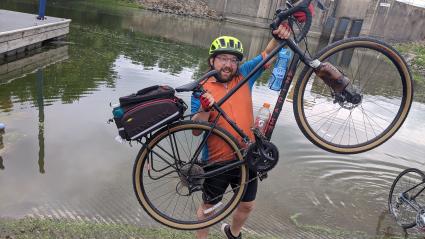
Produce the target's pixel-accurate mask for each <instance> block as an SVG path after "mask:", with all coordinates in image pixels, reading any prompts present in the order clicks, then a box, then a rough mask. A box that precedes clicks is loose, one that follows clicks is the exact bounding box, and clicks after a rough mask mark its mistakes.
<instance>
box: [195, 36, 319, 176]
mask: <svg viewBox="0 0 425 239" xmlns="http://www.w3.org/2000/svg"><path fill="white" fill-rule="evenodd" d="M285 46H288V47H289V48H290V49H292V50H293V51H294V56H293V58H292V60H291V64H290V66H289V70H288V71H287V73H286V74H285V76H284V78H283V82H284V85H283V87H282V89H281V90H280V93H279V97H278V99H277V102H276V104H275V108H274V110H273V113H272V116H271V118H270V120H269V124H268V126H267V130H266V133H265V135H264V136H265V138H266V140H270V139H271V136H272V133H273V131H274V128H275V126H276V122H277V119H278V118H279V115H280V113H281V111H282V107H283V104H284V102H285V99H286V96H287V94H288V90H289V87H290V85H291V83H292V81H293V78H294V75H295V71H296V69H297V66H298V63H299V62H300V61H302V62H304V63H305V64H307V65H309V66H311V67H317V66H319V65H320V61H319V60H312V59H311V58H310V57H309V56H307V55H305V54H304V53H303V51H302V50H301V49H300V48H299V47H298V45H297V44H296V43H295V42H294V41H293V40H292V39H287V40H281V41H280V42H279V45H278V46H277V47H276V48H275V49H273V50H272V52H271V53H270V54H269V55H268V56H267V57H266V58H265V59H263V60H262V61H261V62H260V63H259V64H258V65H257V66H256V67H255V68H254V69H253V70H252V71H251V72H250V73H249V74H248V75H247V76H246V78H244V79H243V80H242V81H240V82H239V83H238V84H237V85H236V86H235V87H234V88H233V89H231V90H230V91H229V92H228V93H227V94H226V95H225V96H224V97H223V98H222V99H220V100H219V101H218V102H217V103H214V104H213V106H212V108H214V110H216V111H217V112H218V114H217V117H216V118H215V119H214V120H213V123H212V125H213V128H215V126H216V125H217V121H218V119H219V118H220V117H223V118H224V119H225V120H226V121H227V122H228V123H229V124H230V125H231V126H232V128H233V129H234V130H235V131H236V132H237V133H238V134H239V135H240V136H241V137H242V139H243V141H244V143H246V144H250V143H253V142H251V140H250V139H249V137H248V136H247V135H246V134H245V133H244V132H243V130H242V129H240V128H239V127H238V126H237V125H236V123H235V122H234V121H233V120H232V119H230V117H229V116H228V115H227V114H226V112H224V111H223V109H221V108H220V106H221V105H222V104H223V103H224V102H226V100H227V99H229V98H230V97H231V96H232V95H233V94H234V93H235V92H236V91H237V90H239V89H240V87H242V85H244V84H246V83H247V82H248V81H249V79H250V78H251V77H252V76H253V75H255V74H256V73H257V72H258V71H259V70H260V69H261V68H262V67H264V65H265V64H266V63H267V62H268V61H269V60H270V59H272V58H273V57H274V56H275V55H276V54H277V53H278V52H279V51H280V49H281V48H283V47H285ZM210 133H211V132H210ZM210 133H209V134H210ZM209 134H208V135H207V136H206V137H205V138H204V139H203V141H202V142H201V144H200V146H199V147H198V149H197V150H196V152H195V154H194V155H193V158H192V159H191V162H195V159H196V158H198V156H199V154H200V153H201V150H202V148H203V147H204V146H205V144H206V141H207V138H208V136H209ZM245 163H246V160H245V159H243V160H240V161H235V162H232V163H229V164H228V165H225V166H223V167H221V168H218V169H215V170H212V171H210V172H207V173H203V174H201V175H191V177H192V178H195V179H196V178H207V177H214V176H216V175H218V174H219V173H222V172H223V171H226V170H230V169H232V168H235V167H238V166H240V165H243V164H245Z"/></svg>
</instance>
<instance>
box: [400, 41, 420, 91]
mask: <svg viewBox="0 0 425 239" xmlns="http://www.w3.org/2000/svg"><path fill="white" fill-rule="evenodd" d="M394 47H395V48H396V49H397V50H398V51H399V52H401V53H402V54H403V55H404V56H408V58H411V57H412V59H411V60H409V62H408V63H409V64H410V66H411V69H412V74H413V80H414V81H415V82H418V83H422V84H423V83H425V42H424V41H423V42H412V43H400V44H396V45H394Z"/></svg>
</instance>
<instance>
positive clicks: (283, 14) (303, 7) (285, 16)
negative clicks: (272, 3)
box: [270, 0, 313, 43]
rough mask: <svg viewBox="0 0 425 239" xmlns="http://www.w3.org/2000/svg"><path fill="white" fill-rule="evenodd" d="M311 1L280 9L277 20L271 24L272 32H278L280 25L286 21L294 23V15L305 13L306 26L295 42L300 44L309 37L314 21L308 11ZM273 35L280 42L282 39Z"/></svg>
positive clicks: (305, 0)
mask: <svg viewBox="0 0 425 239" xmlns="http://www.w3.org/2000/svg"><path fill="white" fill-rule="evenodd" d="M311 1H312V0H302V1H300V2H298V3H296V4H295V5H293V6H292V7H290V8H287V9H278V10H277V11H276V16H275V18H274V19H273V21H272V23H271V24H270V28H271V30H272V31H274V30H276V29H277V28H278V27H279V25H280V24H281V23H282V22H283V21H285V20H290V21H292V19H293V18H291V17H292V15H293V14H294V13H296V12H303V13H305V16H306V20H305V22H304V26H303V28H302V29H301V31H300V33H299V34H298V35H297V36H296V37H295V41H296V42H297V43H298V42H300V41H301V40H302V39H304V37H305V36H306V35H307V33H308V31H309V30H310V27H311V23H312V21H313V16H312V15H311V12H310V10H309V9H308V6H309V5H310V3H311ZM272 35H273V37H274V38H276V39H277V40H280V38H279V37H278V36H277V35H274V34H273V33H272Z"/></svg>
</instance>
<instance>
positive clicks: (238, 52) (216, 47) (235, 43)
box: [210, 36, 243, 61]
mask: <svg viewBox="0 0 425 239" xmlns="http://www.w3.org/2000/svg"><path fill="white" fill-rule="evenodd" d="M220 53H227V54H232V55H235V56H236V57H237V58H238V59H239V60H240V61H242V58H243V47H242V42H241V41H239V40H238V39H237V38H235V37H231V36H221V37H218V38H216V39H215V40H214V41H213V42H212V43H211V47H210V57H214V56H216V55H217V54H220Z"/></svg>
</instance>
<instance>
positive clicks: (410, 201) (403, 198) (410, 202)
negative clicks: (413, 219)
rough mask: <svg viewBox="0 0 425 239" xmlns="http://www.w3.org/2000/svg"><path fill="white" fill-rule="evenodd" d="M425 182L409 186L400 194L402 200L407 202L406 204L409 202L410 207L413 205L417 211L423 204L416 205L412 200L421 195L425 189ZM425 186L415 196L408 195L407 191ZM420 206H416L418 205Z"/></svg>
mask: <svg viewBox="0 0 425 239" xmlns="http://www.w3.org/2000/svg"><path fill="white" fill-rule="evenodd" d="M424 184H425V182H421V183H418V184H416V185H415V186H413V187H411V188H409V189H408V190H406V191H404V192H403V193H402V194H401V195H400V200H401V201H403V202H405V203H406V204H408V205H409V206H410V207H412V208H413V209H414V210H415V211H417V212H419V210H421V208H422V206H421V205H414V203H412V201H414V202H416V201H415V199H416V197H417V196H419V195H420V194H421V193H422V192H423V191H424V190H425V185H424ZM421 185H422V186H423V187H422V189H421V190H419V192H417V193H416V194H415V195H414V196H413V197H410V198H407V197H406V193H407V192H409V191H411V190H413V189H415V188H417V187H419V186H421ZM417 206H418V207H419V208H416V207H417Z"/></svg>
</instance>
